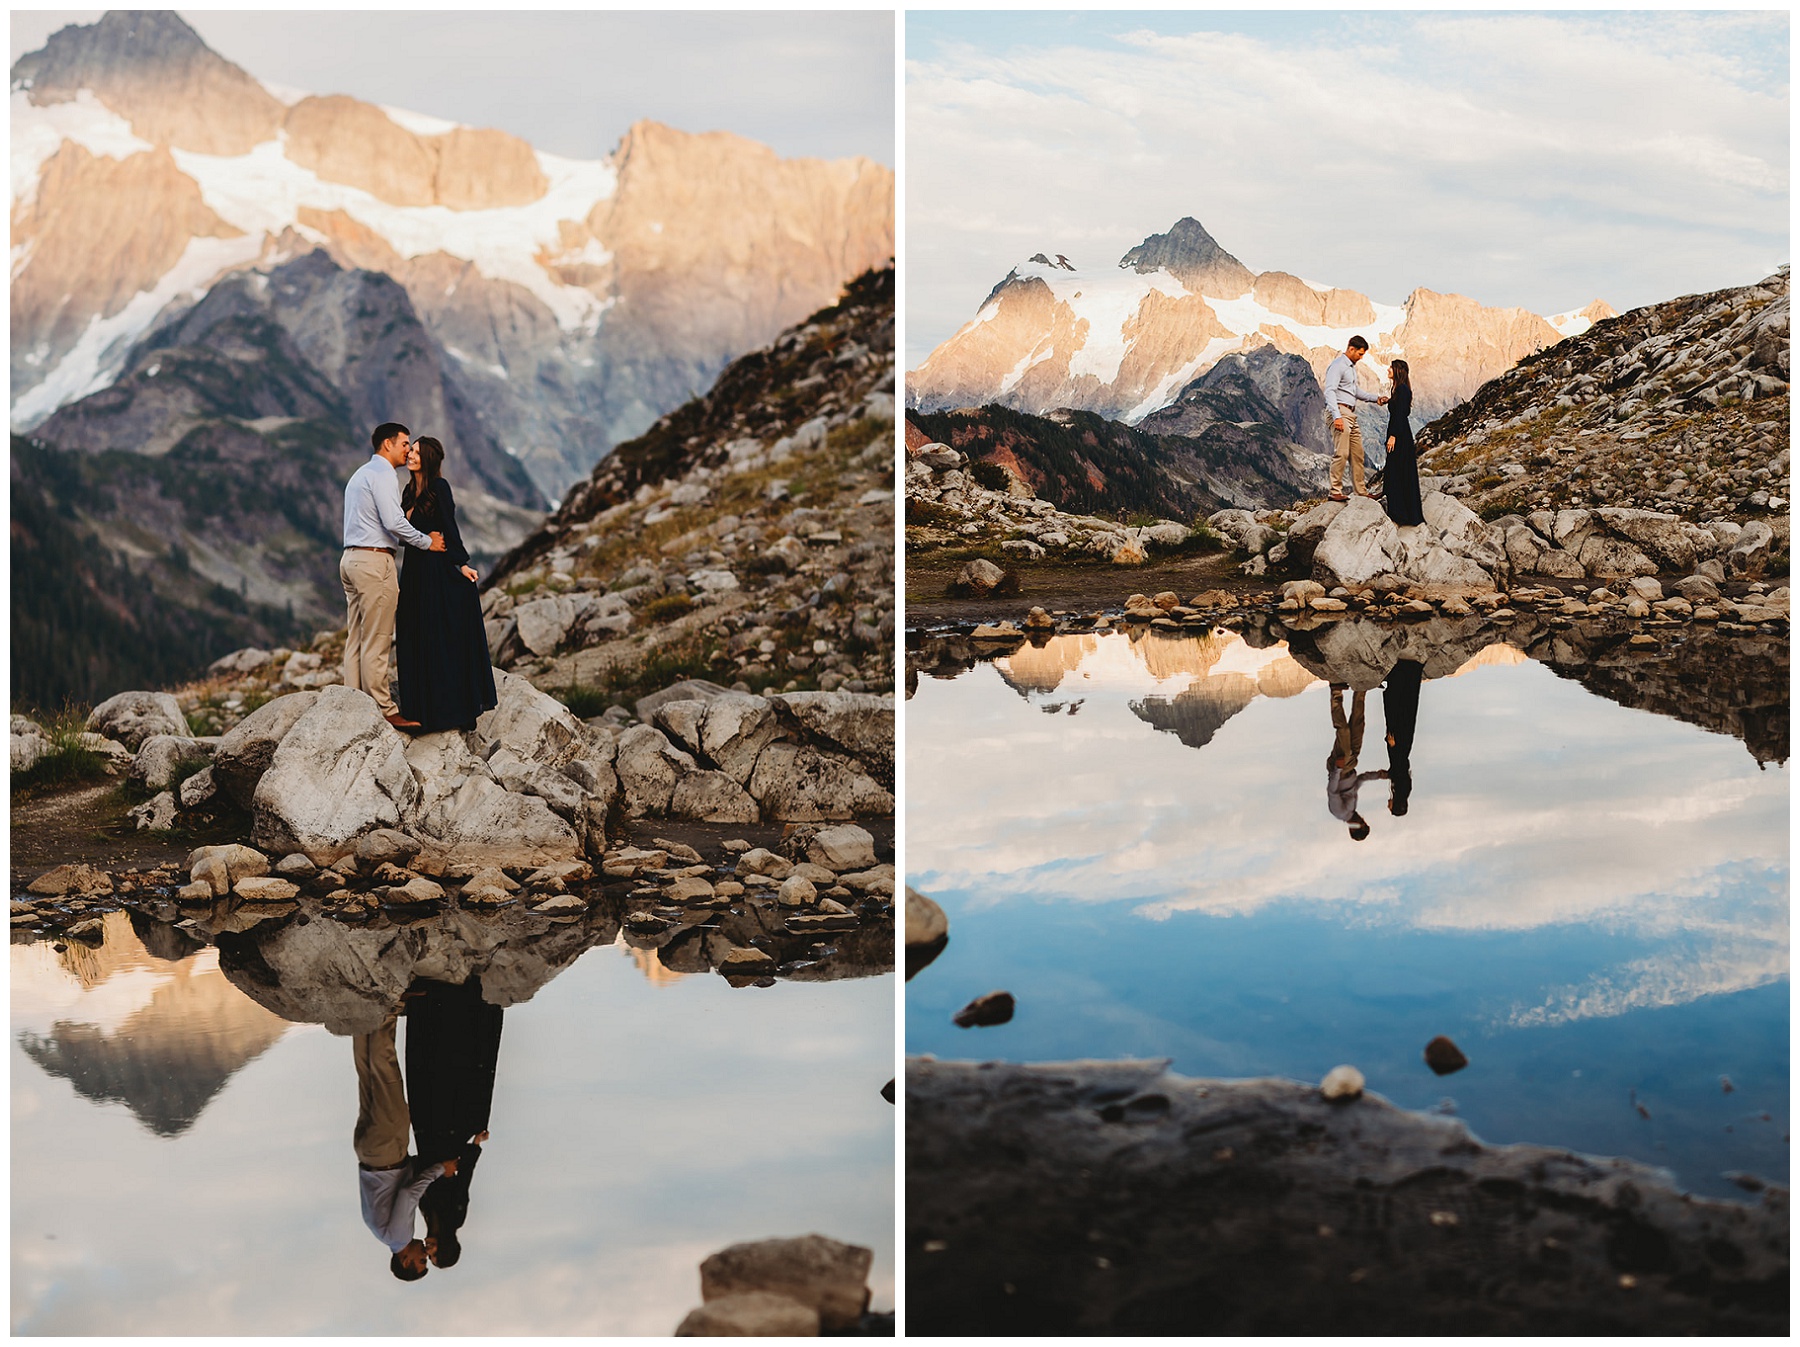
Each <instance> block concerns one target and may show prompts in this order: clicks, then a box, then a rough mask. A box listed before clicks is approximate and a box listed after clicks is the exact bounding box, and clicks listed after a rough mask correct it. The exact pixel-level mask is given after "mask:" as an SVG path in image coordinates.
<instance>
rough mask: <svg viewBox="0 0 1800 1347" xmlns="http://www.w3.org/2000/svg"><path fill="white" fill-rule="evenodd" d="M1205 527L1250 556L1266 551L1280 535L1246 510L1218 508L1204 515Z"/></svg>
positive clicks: (1276, 541)
mask: <svg viewBox="0 0 1800 1347" xmlns="http://www.w3.org/2000/svg"><path fill="white" fill-rule="evenodd" d="M1206 524H1207V527H1208V528H1210V529H1212V531H1213V532H1214V533H1217V534H1220V535H1221V536H1223V537H1226V538H1229V539H1231V541H1232V542H1234V543H1236V544H1237V545H1238V546H1239V547H1240V548H1242V549H1243V550H1244V551H1246V552H1248V553H1249V554H1250V555H1251V556H1253V557H1254V556H1259V555H1261V554H1262V553H1264V552H1267V551H1268V550H1269V549H1270V548H1271V547H1273V546H1274V545H1275V544H1276V543H1278V542H1280V541H1281V535H1280V534H1279V533H1277V532H1276V531H1275V530H1274V529H1272V528H1270V527H1269V526H1268V525H1267V524H1259V523H1257V522H1256V516H1255V515H1253V514H1251V513H1250V511H1248V510H1219V511H1216V512H1215V513H1213V514H1210V515H1208V516H1207V517H1206Z"/></svg>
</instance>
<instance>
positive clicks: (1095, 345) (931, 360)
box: [906, 218, 1612, 424]
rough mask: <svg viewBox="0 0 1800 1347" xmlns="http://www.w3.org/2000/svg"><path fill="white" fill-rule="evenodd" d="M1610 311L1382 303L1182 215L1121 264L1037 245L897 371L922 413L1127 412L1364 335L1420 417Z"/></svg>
mask: <svg viewBox="0 0 1800 1347" xmlns="http://www.w3.org/2000/svg"><path fill="white" fill-rule="evenodd" d="M1611 314H1612V310H1611V309H1610V308H1609V307H1608V306H1607V305H1605V304H1604V303H1603V302H1601V301H1598V300H1596V301H1595V302H1594V303H1593V304H1591V305H1589V306H1588V307H1587V308H1586V309H1583V310H1580V311H1578V312H1571V313H1568V314H1560V315H1558V316H1557V322H1556V323H1552V322H1551V321H1548V320H1546V319H1544V318H1542V317H1539V316H1538V315H1536V314H1533V313H1529V312H1527V311H1526V310H1524V309H1495V308H1488V307H1486V306H1484V305H1481V304H1478V303H1476V302H1475V301H1474V300H1471V299H1465V298H1464V297H1462V296H1461V295H1444V294H1437V293H1435V292H1433V291H1430V290H1424V289H1419V290H1415V291H1413V293H1412V294H1411V295H1410V296H1409V297H1408V298H1407V300H1406V302H1405V303H1404V304H1383V303H1379V302H1377V301H1375V300H1372V299H1370V298H1369V297H1368V296H1366V295H1363V294H1360V293H1358V292H1356V291H1354V290H1343V289H1338V288H1335V287H1332V286H1328V285H1325V284H1322V283H1320V282H1317V281H1309V280H1305V279H1303V278H1301V277H1299V276H1293V275H1289V274H1288V273H1287V272H1282V271H1265V272H1262V273H1260V274H1258V273H1255V272H1252V271H1251V270H1250V269H1249V268H1247V267H1246V266H1244V265H1243V263H1241V262H1239V261H1238V260H1237V258H1235V257H1233V256H1232V255H1231V254H1230V253H1228V252H1226V251H1225V249H1224V248H1222V247H1220V246H1219V244H1218V242H1217V241H1216V240H1215V239H1214V238H1213V237H1212V235H1210V234H1209V233H1207V231H1206V229H1205V228H1204V227H1203V226H1202V225H1201V224H1200V223H1199V222H1198V221H1197V220H1194V219H1191V218H1189V219H1183V220H1181V221H1179V222H1177V223H1176V224H1175V226H1174V227H1173V228H1172V229H1170V230H1169V231H1168V232H1167V233H1166V234H1157V235H1153V236H1152V237H1150V238H1148V239H1145V240H1144V242H1143V243H1142V244H1140V245H1139V246H1137V247H1136V248H1133V249H1131V251H1129V252H1127V253H1126V254H1125V256H1124V257H1123V258H1122V259H1120V261H1119V263H1118V265H1117V266H1101V267H1088V266H1083V265H1079V264H1077V263H1076V262H1074V261H1071V260H1070V259H1069V258H1068V257H1067V256H1065V255H1063V254H1060V253H1057V254H1050V253H1039V254H1037V255H1036V256H1034V257H1033V258H1032V259H1031V260H1030V261H1028V262H1023V263H1021V264H1020V265H1018V266H1017V267H1014V268H1013V270H1012V271H1011V272H1010V273H1009V274H1008V275H1007V277H1006V278H1005V279H1004V280H1003V281H1001V282H1000V284H998V285H997V286H995V287H994V289H993V290H992V291H991V292H990V293H989V295H988V297H987V299H986V301H985V302H984V303H983V304H982V306H981V308H980V310H979V311H978V312H977V313H976V315H975V317H974V318H973V319H971V320H970V321H969V322H968V323H966V324H964V325H963V327H962V328H960V329H959V330H958V331H957V332H956V333H955V335H953V336H952V337H951V338H950V339H949V340H948V341H946V342H944V343H943V344H942V345H941V346H939V347H938V348H937V349H936V350H935V351H933V352H932V353H931V355H930V356H929V357H927V358H926V360H925V361H924V363H923V364H921V365H920V366H919V367H918V368H917V369H916V370H913V371H912V372H911V373H910V374H908V376H907V385H906V391H907V402H908V405H909V406H912V407H915V408H918V409H920V410H926V411H930V410H936V409H943V408H952V407H962V406H970V405H980V404H985V403H1001V404H1003V405H1005V406H1008V407H1014V408H1017V409H1018V410H1021V411H1029V412H1043V411H1045V410H1047V409H1049V408H1052V407H1073V408H1078V409H1082V410H1089V411H1095V412H1099V413H1101V414H1102V415H1105V416H1109V417H1114V418H1117V419H1120V420H1124V421H1126V422H1128V423H1132V424H1135V423H1137V422H1138V421H1141V420H1142V419H1143V418H1144V417H1146V416H1148V415H1150V414H1151V413H1152V412H1155V411H1156V410H1158V409H1159V408H1162V407H1165V406H1167V405H1168V404H1169V403H1170V402H1171V401H1173V400H1174V399H1175V398H1176V397H1177V395H1178V394H1180V392H1181V390H1182V389H1184V388H1185V387H1187V386H1188V384H1190V383H1191V382H1192V381H1193V380H1194V379H1195V378H1196V377H1198V376H1199V375H1201V374H1203V373H1204V372H1205V371H1207V370H1209V369H1211V368H1212V367H1213V366H1214V365H1215V364H1217V363H1218V362H1219V360H1220V359H1222V358H1223V357H1224V356H1226V355H1228V354H1231V353H1234V352H1245V351H1250V350H1253V349H1255V348H1257V347H1259V346H1265V345H1266V346H1273V347H1274V348H1275V349H1276V350H1277V351H1280V352H1283V353H1286V354H1290V355H1298V356H1303V357H1305V359H1306V360H1307V361H1308V363H1309V364H1311V366H1312V368H1313V373H1314V376H1315V378H1322V377H1323V375H1324V371H1325V366H1326V365H1327V364H1329V363H1330V361H1331V359H1332V358H1333V357H1334V356H1335V355H1336V354H1337V353H1338V352H1340V351H1342V350H1343V349H1344V345H1345V343H1346V342H1347V341H1348V340H1349V339H1350V338H1351V337H1352V336H1354V335H1358V334H1360V335H1362V336H1364V337H1366V338H1367V339H1368V341H1369V342H1370V344H1371V354H1372V355H1373V356H1374V357H1376V360H1375V361H1371V362H1367V363H1365V364H1364V365H1363V366H1362V367H1361V372H1362V374H1363V377H1365V378H1366V379H1368V380H1370V386H1371V388H1373V387H1374V382H1373V381H1374V378H1375V371H1374V366H1375V365H1376V364H1377V363H1378V362H1380V361H1385V360H1387V359H1390V358H1392V357H1394V356H1405V357H1406V359H1407V361H1408V363H1409V364H1410V366H1411V370H1412V377H1413V386H1414V390H1415V403H1414V413H1415V417H1416V418H1418V419H1420V420H1426V419H1429V418H1430V417H1432V416H1434V415H1436V414H1437V413H1439V412H1441V411H1443V410H1445V409H1447V408H1449V407H1452V406H1455V405H1456V404H1457V403H1459V402H1461V401H1462V400H1464V399H1465V398H1467V397H1468V396H1469V395H1470V394H1472V393H1473V392H1474V391H1475V389H1476V388H1478V387H1479V386H1480V385H1481V384H1482V383H1483V382H1485V381H1486V380H1487V379H1489V378H1491V377H1493V376H1494V375H1495V374H1498V373H1500V372H1501V371H1502V370H1506V369H1510V368H1511V367H1512V366H1513V365H1514V364H1515V363H1517V361H1518V360H1519V359H1521V358H1522V357H1523V356H1526V355H1529V354H1531V353H1532V352H1533V351H1537V350H1540V349H1542V348H1543V347H1545V346H1548V345H1550V344H1552V343H1554V342H1556V341H1559V340H1561V338H1562V337H1563V336H1565V335H1569V334H1572V333H1574V332H1577V331H1582V330H1585V328H1586V327H1587V326H1589V325H1591V323H1592V322H1593V321H1594V320H1596V319H1597V318H1601V317H1607V316H1610V315H1611Z"/></svg>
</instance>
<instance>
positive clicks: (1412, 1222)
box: [906, 1058, 1788, 1336]
mask: <svg viewBox="0 0 1800 1347" xmlns="http://www.w3.org/2000/svg"><path fill="white" fill-rule="evenodd" d="M1165 1067H1166V1063H1163V1062H1120V1063H1107V1062H1075V1063H1063V1064H1051V1065H1038V1066H1018V1065H1011V1064H1007V1063H998V1062H994V1063H986V1064H983V1065H975V1064H970V1063H953V1062H938V1061H934V1060H932V1059H929V1058H923V1059H921V1058H914V1059H911V1060H909V1061H908V1063H907V1076H906V1093H907V1107H906V1118H907V1205H906V1219H907V1232H906V1243H907V1262H906V1267H907V1307H908V1320H907V1328H908V1331H909V1332H911V1333H916V1334H920V1335H926V1336H929V1335H934V1334H945V1333H958V1334H982V1333H1004V1334H1020V1333H1055V1334H1058V1335H1065V1334H1073V1333H1087V1334H1098V1333H1118V1334H1148V1333H1207V1334H1228V1333H1257V1334H1269V1333H1294V1334H1299V1333H1324V1334H1331V1335H1333V1336H1340V1335H1344V1334H1373V1333H1383V1334H1399V1333H1408V1334H1423V1333H1455V1334H1459V1335H1460V1334H1501V1333H1521V1334H1525V1333H1530V1334H1542V1333H1583V1334H1599V1333H1621V1334H1622V1333H1655V1334H1677V1333H1745V1334H1785V1333H1786V1332H1787V1327H1788V1318H1787V1315H1788V1212H1787V1193H1786V1191H1785V1190H1784V1189H1769V1190H1768V1191H1767V1192H1766V1194H1765V1196H1764V1198H1763V1200H1762V1201H1761V1202H1760V1203H1759V1204H1756V1205H1739V1204H1736V1203H1729V1202H1716V1201H1708V1200H1704V1199H1698V1198H1693V1197H1688V1196H1685V1195H1683V1194H1681V1193H1679V1192H1677V1191H1676V1190H1675V1189H1674V1188H1673V1187H1672V1186H1671V1184H1670V1181H1669V1178H1668V1176H1667V1175H1666V1174H1665V1173H1664V1172H1663V1171H1661V1170H1656V1169H1652V1168H1649V1167H1647V1166H1644V1165H1641V1164H1638V1163H1636V1162H1633V1161H1628V1160H1602V1159H1593V1158H1588V1157H1583V1156H1578V1155H1574V1154H1570V1153H1568V1152H1564V1151H1557V1150H1553V1149H1549V1148H1545V1147H1539V1146H1504V1147H1491V1146H1486V1145H1483V1144H1482V1143H1481V1142H1479V1141H1477V1140H1476V1139H1475V1138H1473V1137H1472V1136H1471V1135H1470V1134H1469V1131H1468V1129H1467V1127H1466V1126H1464V1124H1462V1123H1460V1122H1458V1121H1455V1120H1453V1119H1448V1118H1439V1117H1432V1116H1427V1115H1420V1114H1412V1113H1408V1112H1406V1111H1404V1110H1401V1109H1398V1108H1395V1107H1394V1106H1393V1105H1391V1104H1388V1103H1387V1102H1386V1101H1384V1100H1382V1099H1380V1098H1378V1097H1376V1096H1373V1095H1365V1096H1364V1097H1363V1098H1362V1099H1361V1100H1359V1101H1357V1102H1355V1103H1353V1104H1347V1105H1337V1106H1333V1105H1330V1104H1327V1103H1326V1102H1324V1101H1323V1100H1322V1099H1321V1098H1320V1096H1319V1093H1318V1091H1317V1090H1316V1089H1314V1088H1312V1087H1310V1086H1306V1085H1302V1084H1299V1083H1297V1082H1293V1081H1284V1080H1255V1081H1239V1082H1231V1083H1221V1082H1218V1081H1196V1080H1187V1079H1183V1078H1181V1077H1178V1076H1173V1075H1170V1074H1168V1073H1167V1071H1166V1070H1165Z"/></svg>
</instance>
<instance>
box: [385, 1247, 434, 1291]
mask: <svg viewBox="0 0 1800 1347" xmlns="http://www.w3.org/2000/svg"><path fill="white" fill-rule="evenodd" d="M405 1252H406V1246H404V1245H403V1246H402V1247H400V1248H398V1249H395V1250H394V1256H393V1257H392V1258H390V1259H388V1268H389V1270H390V1271H391V1272H393V1274H394V1275H395V1276H396V1277H398V1278H399V1279H400V1280H401V1281H403V1282H416V1281H418V1280H419V1278H421V1277H423V1276H424V1275H425V1273H426V1272H427V1271H428V1268H427V1266H426V1265H423V1264H421V1265H420V1266H419V1267H416V1268H415V1267H408V1266H407V1265H406V1264H405V1263H402V1262H401V1261H400V1255H401V1254H403V1253H405Z"/></svg>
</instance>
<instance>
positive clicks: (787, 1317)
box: [675, 1291, 819, 1338]
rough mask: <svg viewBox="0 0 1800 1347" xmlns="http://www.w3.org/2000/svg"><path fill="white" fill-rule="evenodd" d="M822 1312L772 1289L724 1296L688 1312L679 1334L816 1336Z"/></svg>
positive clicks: (763, 1336) (685, 1336) (730, 1336)
mask: <svg viewBox="0 0 1800 1347" xmlns="http://www.w3.org/2000/svg"><path fill="white" fill-rule="evenodd" d="M818 1335H819V1313H818V1311H817V1310H815V1309H813V1308H812V1307H811V1306H810V1305H802V1304H801V1303H800V1302H799V1301H797V1300H793V1299H790V1298H789V1297H787V1296H780V1295H776V1294H774V1293H773V1292H770V1291H745V1292H742V1293H740V1294H738V1295H730V1296H721V1297H719V1298H718V1299H717V1300H712V1301H708V1302H707V1303H706V1304H704V1305H701V1306H700V1307H699V1308H697V1309H692V1310H689V1311H688V1312H687V1317H686V1318H684V1319H683V1320H682V1321H681V1324H680V1326H679V1327H678V1328H676V1330H675V1336H676V1337H678V1338H816V1337H818Z"/></svg>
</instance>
